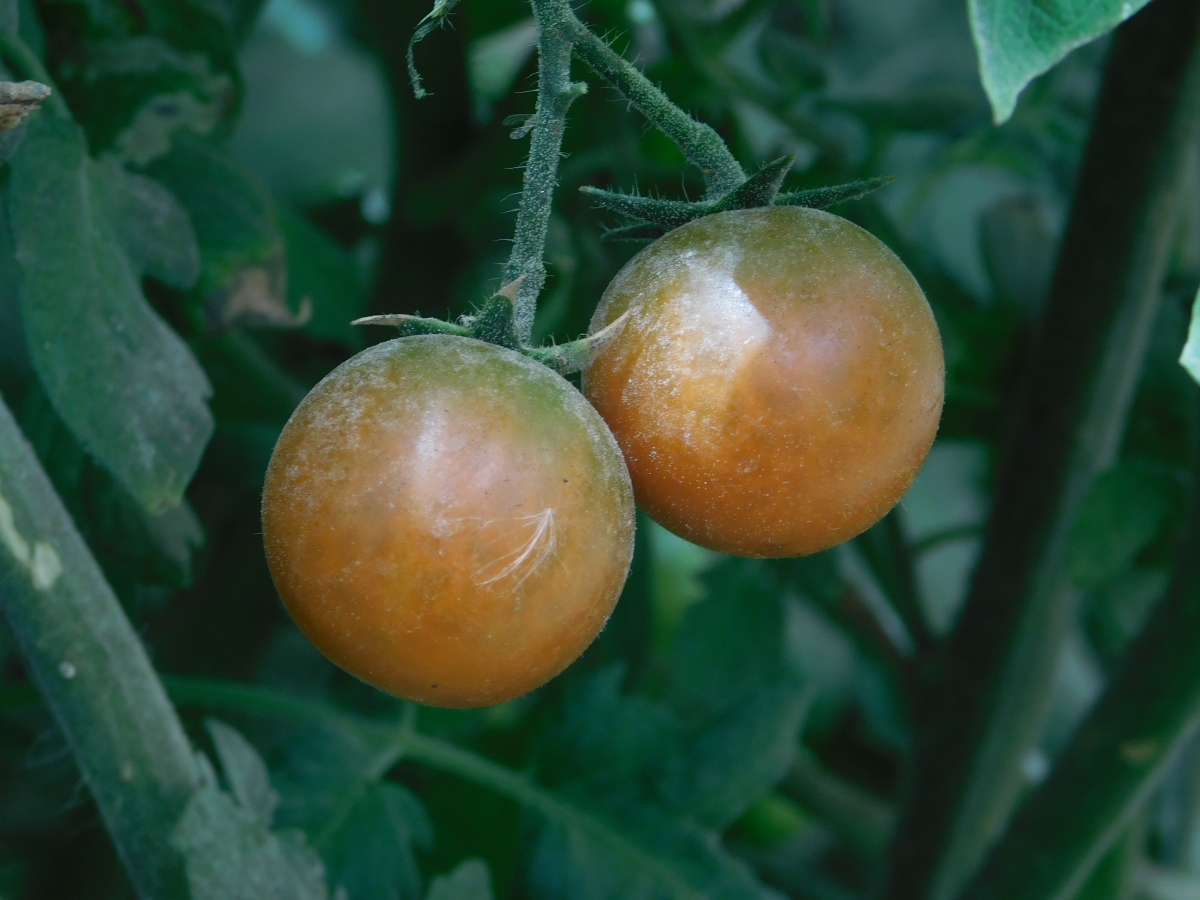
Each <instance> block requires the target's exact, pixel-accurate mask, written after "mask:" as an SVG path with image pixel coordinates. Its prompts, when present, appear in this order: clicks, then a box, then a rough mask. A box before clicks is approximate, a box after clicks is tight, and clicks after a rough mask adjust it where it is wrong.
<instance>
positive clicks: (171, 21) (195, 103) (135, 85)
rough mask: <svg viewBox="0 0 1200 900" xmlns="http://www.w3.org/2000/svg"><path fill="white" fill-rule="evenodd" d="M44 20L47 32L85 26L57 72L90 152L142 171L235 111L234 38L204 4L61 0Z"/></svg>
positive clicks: (237, 94)
mask: <svg viewBox="0 0 1200 900" xmlns="http://www.w3.org/2000/svg"><path fill="white" fill-rule="evenodd" d="M48 12H49V19H50V22H51V26H52V28H53V27H59V28H62V27H63V26H64V25H65V24H66V23H68V22H69V23H70V24H71V26H74V27H73V29H72V30H75V29H79V25H80V24H84V25H85V27H84V28H82V29H80V30H82V32H83V33H82V34H81V35H79V37H80V38H82V39H77V40H76V41H75V42H72V43H71V44H69V45H65V46H63V47H62V48H61V50H60V52H62V51H65V59H63V60H61V62H60V71H61V72H62V73H63V74H64V75H65V76H66V77H64V78H62V79H61V84H62V87H63V90H64V91H65V92H66V95H67V98H68V99H69V100H70V102H71V107H72V110H73V112H75V114H76V115H77V117H78V118H79V120H80V122H81V123H82V124H83V125H84V127H85V128H86V130H87V133H88V137H89V139H90V142H91V144H92V146H93V147H95V148H97V149H101V150H107V151H110V152H112V153H115V154H116V155H117V156H118V157H119V159H120V160H121V161H123V162H134V163H137V164H139V165H145V164H146V163H148V162H149V161H150V160H152V159H154V158H156V157H157V156H160V155H162V154H163V153H166V152H167V151H168V150H169V149H170V146H171V141H172V139H173V137H174V136H175V135H176V134H177V133H180V132H184V131H188V132H192V133H194V134H199V135H208V134H211V133H213V132H214V131H215V130H216V129H217V128H218V127H220V126H221V125H222V124H223V122H224V121H225V120H226V119H228V118H229V117H230V116H231V115H232V114H233V113H234V112H236V111H237V107H238V104H239V103H240V91H241V84H240V79H239V76H238V73H237V68H236V65H235V62H234V47H233V37H232V34H231V32H230V28H229V23H228V22H227V21H226V20H225V19H224V18H223V17H222V16H221V15H220V14H219V13H218V12H217V11H216V9H215V8H214V7H213V6H212V5H211V4H210V3H209V2H207V0H141V2H139V3H138V4H137V5H136V6H133V5H126V4H123V3H121V2H119V0H60V2H59V3H56V4H54V5H52V6H50V7H49V10H48ZM81 19H82V23H81V21H80V20H81Z"/></svg>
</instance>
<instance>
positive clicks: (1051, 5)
mask: <svg viewBox="0 0 1200 900" xmlns="http://www.w3.org/2000/svg"><path fill="white" fill-rule="evenodd" d="M1147 2H1148V0H1093V2H1089V3H1084V4H1078V3H1076V2H1075V0H969V2H968V8H969V9H970V11H971V29H972V31H973V33H974V35H975V45H976V48H977V50H978V51H979V74H980V77H981V78H982V79H983V87H984V90H986V91H987V94H988V99H989V100H991V103H992V114H993V115H994V116H995V119H996V122H997V123H1000V122H1004V121H1007V119H1008V118H1009V116H1011V115H1012V113H1013V109H1014V108H1015V107H1016V105H1017V95H1018V94H1020V93H1021V91H1022V90H1023V89H1024V87H1025V85H1027V84H1029V82H1030V81H1032V80H1033V79H1034V78H1036V77H1037V76H1038V75H1041V74H1042V73H1043V72H1045V71H1046V70H1048V69H1049V68H1050V67H1052V66H1053V65H1054V64H1055V63H1057V62H1058V61H1059V60H1061V59H1063V58H1064V57H1065V56H1066V55H1067V54H1068V53H1070V52H1071V51H1072V50H1074V49H1075V48H1076V47H1079V46H1081V45H1083V44H1086V43H1088V42H1089V41H1093V40H1095V39H1096V38H1098V37H1100V36H1101V35H1103V34H1105V33H1106V32H1108V31H1110V30H1111V29H1113V28H1115V27H1116V26H1117V25H1119V24H1120V23H1121V22H1123V21H1125V20H1126V19H1128V18H1129V17H1130V16H1132V15H1133V14H1134V13H1135V12H1137V11H1138V10H1139V9H1141V8H1142V7H1143V6H1145V5H1146V3H1147Z"/></svg>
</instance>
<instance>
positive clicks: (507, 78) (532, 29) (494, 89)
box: [468, 17, 537, 105]
mask: <svg viewBox="0 0 1200 900" xmlns="http://www.w3.org/2000/svg"><path fill="white" fill-rule="evenodd" d="M536 47H537V25H536V24H535V23H534V20H533V18H532V17H530V18H527V19H523V20H522V21H520V22H514V23H513V24H512V25H509V26H508V27H507V28H502V29H501V30H500V31H497V32H493V33H492V34H489V35H487V36H486V37H482V38H479V39H478V40H475V41H473V42H472V43H471V50H470V56H469V59H468V62H469V64H470V79H471V90H472V91H473V92H474V94H475V98H476V104H477V105H486V104H490V103H495V102H496V101H497V100H499V99H501V98H502V97H504V95H505V94H507V93H508V92H509V90H510V89H511V88H512V86H513V82H514V81H516V79H517V76H518V75H520V74H521V69H523V68H524V67H525V63H526V62H527V61H528V60H529V57H530V56H532V55H533V51H534V49H535V48H536Z"/></svg>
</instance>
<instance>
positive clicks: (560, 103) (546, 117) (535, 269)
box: [504, 0, 586, 344]
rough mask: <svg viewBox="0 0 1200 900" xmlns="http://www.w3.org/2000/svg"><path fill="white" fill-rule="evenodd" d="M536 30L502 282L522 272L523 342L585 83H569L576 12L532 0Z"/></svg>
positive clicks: (519, 311)
mask: <svg viewBox="0 0 1200 900" xmlns="http://www.w3.org/2000/svg"><path fill="white" fill-rule="evenodd" d="M533 14H534V17H535V19H536V20H537V33H538V96H537V106H536V110H535V112H534V117H535V119H534V122H535V124H534V126H533V129H532V135H531V138H530V144H529V161H528V162H527V163H526V165H525V183H524V187H523V189H522V192H521V205H520V207H519V209H518V210H517V227H516V233H515V235H514V237H513V249H512V255H511V256H510V257H509V259H508V266H507V267H506V268H505V270H504V283H505V284H511V283H512V282H514V281H516V280H517V279H518V278H521V277H522V276H523V277H524V279H525V280H524V281H523V282H521V286H520V289H519V290H518V291H517V301H516V328H517V335H518V336H519V337H520V339H521V342H522V343H525V344H528V343H529V342H530V340H532V338H533V319H534V314H535V313H536V311H537V300H538V296H539V295H540V294H541V292H542V287H543V286H544V285H545V283H546V263H545V259H544V257H545V248H546V231H547V229H548V228H549V225H550V210H551V206H552V203H553V200H554V188H555V186H556V185H557V183H558V162H559V159H560V158H561V157H562V142H563V132H564V131H566V127H567V110H568V109H569V108H570V106H571V103H572V101H573V100H575V98H576V97H578V96H580V95H581V94H582V93H583V90H584V89H586V86H585V85H579V86H576V85H574V84H572V83H571V38H570V37H569V36H568V26H567V20H568V19H569V18H570V19H573V18H574V14H572V13H571V10H570V8H569V7H567V5H566V4H565V3H564V2H562V0H533Z"/></svg>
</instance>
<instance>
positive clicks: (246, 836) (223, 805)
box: [171, 782, 329, 900]
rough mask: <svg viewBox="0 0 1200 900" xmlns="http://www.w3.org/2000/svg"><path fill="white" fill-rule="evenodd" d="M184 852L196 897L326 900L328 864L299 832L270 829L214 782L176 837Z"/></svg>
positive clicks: (191, 806)
mask: <svg viewBox="0 0 1200 900" xmlns="http://www.w3.org/2000/svg"><path fill="white" fill-rule="evenodd" d="M171 842H172V844H173V845H174V846H175V848H176V849H177V850H179V851H180V852H181V853H183V854H184V858H185V860H186V868H187V880H188V887H189V888H190V890H191V900H327V898H328V897H329V891H328V890H327V889H326V887H325V879H324V874H325V873H324V867H323V866H322V865H321V861H320V859H319V858H318V857H317V855H316V853H314V852H313V851H312V848H310V847H309V846H308V845H307V844H305V843H304V841H303V837H302V836H301V835H297V834H277V833H275V832H272V831H268V830H267V829H266V828H264V827H263V826H262V824H261V823H260V822H259V821H258V819H257V817H256V815H255V814H254V813H253V812H251V811H250V810H248V809H246V808H245V807H243V806H240V805H239V804H238V803H236V802H235V801H234V799H233V798H232V797H230V796H229V795H228V794H226V793H224V792H222V791H220V790H218V789H217V787H216V785H215V783H213V782H209V783H206V784H204V785H203V786H202V787H200V788H199V789H198V790H197V791H196V793H195V794H194V795H193V796H192V799H191V801H190V802H189V803H188V805H187V809H186V810H184V813H183V816H182V818H181V819H180V820H179V825H178V826H177V827H176V829H175V832H174V834H173V835H172V839H171Z"/></svg>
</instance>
